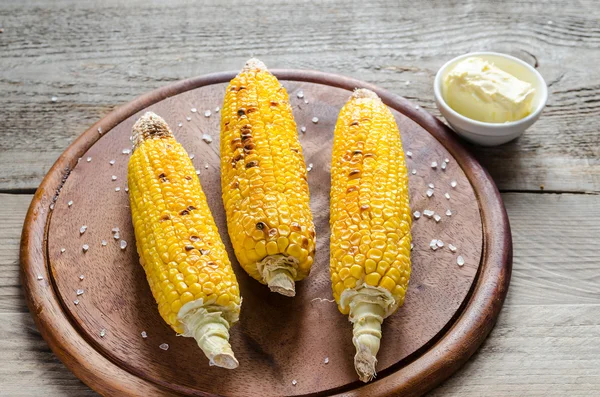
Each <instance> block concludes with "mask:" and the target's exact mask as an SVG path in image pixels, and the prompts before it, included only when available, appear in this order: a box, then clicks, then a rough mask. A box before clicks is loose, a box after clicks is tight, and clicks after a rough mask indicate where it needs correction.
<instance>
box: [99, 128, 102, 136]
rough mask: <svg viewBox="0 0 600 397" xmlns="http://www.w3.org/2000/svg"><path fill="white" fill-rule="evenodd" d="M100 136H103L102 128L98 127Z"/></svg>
mask: <svg viewBox="0 0 600 397" xmlns="http://www.w3.org/2000/svg"><path fill="white" fill-rule="evenodd" d="M98 134H100V135H102V127H98Z"/></svg>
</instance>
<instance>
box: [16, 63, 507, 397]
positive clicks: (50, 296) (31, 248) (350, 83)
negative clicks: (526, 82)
mask: <svg viewBox="0 0 600 397" xmlns="http://www.w3.org/2000/svg"><path fill="white" fill-rule="evenodd" d="M273 73H274V74H275V75H276V76H277V77H278V78H279V79H281V80H294V81H304V82H313V83H319V84H324V85H330V86H334V87H339V88H345V89H349V90H352V89H354V88H357V87H365V88H369V89H371V90H373V91H375V92H376V93H377V94H378V95H379V96H380V97H381V98H382V100H383V101H384V102H385V103H386V104H387V105H388V106H390V107H393V108H395V109H397V110H398V111H400V112H401V113H403V114H405V115H406V116H407V117H409V118H411V119H412V120H413V121H415V122H416V123H418V124H419V125H421V126H422V127H423V128H425V129H426V130H427V131H429V132H430V133H431V134H432V135H433V136H434V137H435V138H436V139H437V140H438V141H439V142H440V143H441V144H442V145H443V146H445V147H446V148H447V149H448V150H449V152H450V153H451V154H452V155H453V156H454V157H455V159H456V161H457V162H458V163H459V165H460V166H461V168H462V169H463V170H464V172H465V174H466V175H467V178H468V179H469V181H470V183H471V185H472V186H473V188H474V190H475V194H476V195H477V198H478V200H479V205H480V213H481V216H482V223H483V229H484V230H483V233H484V251H483V256H482V257H483V259H482V263H481V264H480V269H479V275H478V277H477V279H476V281H475V283H476V285H475V287H474V289H473V292H472V295H471V297H470V298H469V300H468V303H467V304H466V306H465V307H464V311H463V313H461V314H460V316H459V317H458V318H457V319H456V322H455V323H454V324H453V325H452V326H451V327H450V329H449V330H448V331H447V333H446V334H444V335H442V336H441V338H440V339H439V340H438V341H437V343H435V344H434V345H433V346H432V347H431V348H430V349H429V350H428V351H426V352H424V353H423V355H422V356H420V357H418V358H417V359H416V360H415V361H413V362H412V363H410V364H408V365H407V366H406V367H404V368H402V369H401V370H399V371H397V372H394V373H392V374H389V375H388V376H386V377H384V378H382V379H380V380H378V381H377V382H373V383H370V384H366V385H364V386H362V387H360V388H358V389H355V390H353V391H350V392H345V393H344V395H345V396H348V395H352V396H359V395H360V396H363V395H368V396H384V395H391V394H394V395H395V394H400V393H402V394H403V395H408V396H413V395H414V396H416V395H421V394H423V393H425V392H427V391H428V390H431V389H432V388H433V387H435V386H436V385H437V384H439V383H440V382H442V381H443V380H444V379H446V378H447V377H449V376H450V375H451V374H452V373H453V372H455V371H456V370H457V369H458V368H460V367H461V366H462V365H463V364H464V363H465V362H466V360H467V359H468V358H469V357H470V356H471V355H472V354H473V353H474V352H475V351H476V350H477V348H478V347H479V346H480V345H481V343H482V342H483V340H484V339H485V337H486V336H487V335H488V334H489V332H490V331H491V329H492V328H493V326H494V324H495V321H496V319H497V317H498V314H499V312H500V309H501V307H502V304H503V302H504V299H505V297H506V293H507V291H508V285H509V282H510V274H511V269H512V237H511V234H510V226H509V222H508V217H507V214H506V211H505V209H504V205H503V204H502V200H501V197H500V194H499V192H498V190H497V188H496V186H495V185H494V183H493V182H492V180H491V177H490V176H489V174H488V173H487V172H486V171H485V169H483V168H482V167H481V166H480V165H479V163H478V162H477V161H476V160H475V159H474V158H473V157H472V156H471V155H470V154H469V153H468V152H467V151H466V150H465V149H464V148H463V147H462V146H461V145H460V144H459V143H458V141H457V140H456V138H455V137H454V136H453V133H452V132H451V131H450V130H449V129H448V128H447V127H446V126H445V125H444V124H443V123H442V122H441V121H439V120H438V119H437V118H435V117H434V116H432V115H430V114H429V113H427V112H426V111H424V110H418V109H415V107H414V106H413V105H412V104H411V103H410V102H409V101H408V100H406V99H404V98H401V97H398V96H396V95H394V94H391V93H389V92H387V91H385V90H382V89H380V88H377V87H375V86H372V85H370V84H367V83H364V82H361V81H359V80H355V79H351V78H347V77H343V76H339V75H334V74H328V73H322V72H318V71H308V70H291V69H284V70H273ZM235 74H236V73H235V72H223V73H215V74H210V75H205V76H200V77H196V78H192V79H188V80H184V81H181V82H177V83H174V84H171V85H168V86H165V87H162V88H159V89H157V90H155V91H152V92H150V93H148V94H145V95H142V96H140V97H138V98H137V99H135V100H133V101H132V102H130V103H128V104H126V105H123V106H121V107H119V108H118V109H116V110H114V111H113V112H111V113H109V114H108V115H107V116H105V117H104V118H102V119H101V120H100V121H98V122H97V123H95V124H94V125H92V126H91V127H90V128H89V129H88V130H87V131H85V132H84V133H83V134H82V135H81V136H80V137H79V138H77V139H76V140H75V141H74V142H73V143H72V144H71V145H70V146H69V147H68V148H67V149H66V150H65V152H64V153H63V154H62V155H61V156H60V157H59V158H58V160H57V161H56V163H55V164H54V165H53V166H52V168H51V169H50V171H49V172H48V174H47V175H46V177H45V178H44V180H43V181H42V183H41V185H40V187H39V188H38V190H37V192H36V194H35V195H34V198H33V200H32V202H31V205H30V208H29V211H28V213H27V216H26V219H25V224H24V227H23V234H22V238H21V264H22V266H21V279H22V284H23V287H24V290H25V296H26V300H27V305H28V307H29V310H30V311H31V313H32V316H33V318H34V320H35V323H36V326H37V327H38V329H39V330H40V333H41V334H42V336H43V337H44V339H45V340H46V342H47V343H48V345H49V346H50V348H51V349H52V351H53V352H54V353H55V354H56V355H57V356H58V358H59V359H60V360H61V361H62V362H63V363H64V364H65V365H66V366H67V368H69V369H70V370H71V371H72V372H73V373H74V374H75V375H76V376H77V377H79V378H80V379H81V380H83V381H84V382H85V383H86V384H87V385H88V386H90V387H91V388H92V389H94V390H96V391H97V392H99V393H101V394H104V395H115V394H128V395H136V396H137V395H139V396H143V395H148V393H152V394H151V395H157V396H159V395H172V393H171V392H170V391H166V390H164V389H162V388H160V387H159V386H158V385H156V384H154V383H151V382H148V381H145V380H143V379H140V378H138V377H137V376H134V375H133V374H131V373H129V372H127V371H125V370H124V369H122V368H120V367H118V366H117V365H116V364H114V363H113V362H111V361H109V360H108V359H107V358H106V357H104V356H102V355H101V354H100V353H99V352H98V351H96V350H94V349H93V348H92V347H91V346H90V345H89V344H87V343H86V341H85V340H84V339H83V337H82V336H81V335H80V334H79V333H78V332H77V331H76V329H75V328H74V327H73V325H72V324H71V323H70V321H69V319H68V316H66V314H65V313H64V312H63V310H62V307H61V305H60V303H58V302H59V300H58V299H57V297H56V295H55V293H54V290H53V288H52V286H51V285H49V282H48V280H50V274H49V273H48V267H47V266H46V256H45V252H44V247H46V225H47V223H48V221H49V219H50V216H51V212H50V211H49V209H48V208H49V205H50V203H51V202H52V200H53V197H54V196H55V194H56V192H57V191H58V190H59V189H60V186H62V179H63V177H65V176H67V175H68V172H69V170H70V169H72V167H74V166H75V164H76V161H77V158H79V157H81V155H82V154H83V153H85V151H86V150H87V149H88V148H89V147H91V146H92V145H93V144H94V143H95V142H96V141H97V140H98V139H99V138H100V137H101V134H100V133H99V132H98V128H101V129H102V131H103V133H104V132H107V131H109V130H110V129H112V128H113V127H114V126H116V125H117V124H119V123H120V122H122V121H123V120H124V119H126V118H128V117H129V116H131V115H132V114H134V113H136V112H138V111H140V110H142V109H144V108H146V107H147V106H149V105H151V104H153V103H156V102H159V101H161V100H163V99H166V98H168V97H171V96H174V95H177V94H180V93H182V92H185V91H189V90H191V89H195V88H198V87H201V86H204V85H211V84H215V83H222V82H226V81H228V80H230V79H231V78H232V77H233V76H234V75H235ZM40 241H42V242H43V244H42V246H41V247H40V246H39V242H40ZM38 275H41V276H42V277H43V278H44V279H43V280H38V279H37V277H38Z"/></svg>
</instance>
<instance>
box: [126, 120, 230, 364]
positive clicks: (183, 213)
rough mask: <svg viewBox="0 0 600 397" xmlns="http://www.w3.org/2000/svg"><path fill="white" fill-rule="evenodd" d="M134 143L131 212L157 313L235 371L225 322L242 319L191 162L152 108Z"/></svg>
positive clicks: (212, 359) (221, 247)
mask: <svg viewBox="0 0 600 397" xmlns="http://www.w3.org/2000/svg"><path fill="white" fill-rule="evenodd" d="M133 142H134V150H133V154H132V156H131V158H130V160H129V170H128V182H129V197H130V201H131V213H132V218H133V225H134V229H135V238H136V242H137V250H138V253H139V256H140V263H141V265H142V266H143V267H144V270H145V271H146V278H147V279H148V283H149V284H150V289H151V290H152V294H153V295H154V299H156V302H157V303H158V310H159V312H160V315H161V316H162V318H163V319H164V320H165V321H166V322H167V323H168V324H169V325H170V326H171V327H172V328H173V329H174V330H175V331H176V332H177V333H179V334H182V335H183V336H190V337H193V338H195V339H196V341H197V342H198V346H200V348H201V349H202V351H204V354H206V357H208V359H209V362H210V364H211V365H217V366H220V367H224V368H235V367H237V366H238V362H237V360H236V359H235V356H234V355H233V351H232V350H231V346H230V345H229V327H230V326H231V325H232V324H233V323H235V322H236V321H237V320H238V318H239V313H240V304H241V298H240V293H239V286H238V283H237V280H236V278H235V274H234V273H233V269H232V268H231V263H230V262H229V258H228V257H227V252H226V251H225V246H224V245H223V242H222V241H221V238H220V237H219V233H218V231H217V226H216V224H215V221H214V220H213V217H212V214H211V212H210V209H209V208H208V204H207V202H206V197H205V196H204V192H203V191H202V187H201V186H200V181H199V180H198V177H197V176H196V173H195V170H194V166H193V164H192V161H191V160H190V158H189V156H188V155H187V153H186V151H185V149H184V148H183V146H181V145H180V144H179V143H178V142H177V141H176V140H175V138H174V137H173V134H172V132H171V130H170V129H169V126H168V125H167V124H166V122H165V121H164V120H163V119H162V118H160V117H159V116H157V115H156V114H154V113H150V112H148V113H146V114H145V115H144V116H142V117H141V118H140V119H139V120H138V121H137V122H136V123H135V125H134V126H133Z"/></svg>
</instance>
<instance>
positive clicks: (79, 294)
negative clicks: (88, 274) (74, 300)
mask: <svg viewBox="0 0 600 397" xmlns="http://www.w3.org/2000/svg"><path fill="white" fill-rule="evenodd" d="M75 293H76V294H77V296H81V295H83V290H82V289H78V290H77V291H75Z"/></svg>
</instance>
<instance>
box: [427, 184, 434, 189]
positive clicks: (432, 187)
mask: <svg viewBox="0 0 600 397" xmlns="http://www.w3.org/2000/svg"><path fill="white" fill-rule="evenodd" d="M427 186H429V187H430V188H431V189H434V188H435V185H434V184H433V183H430V184H429V185H427Z"/></svg>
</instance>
